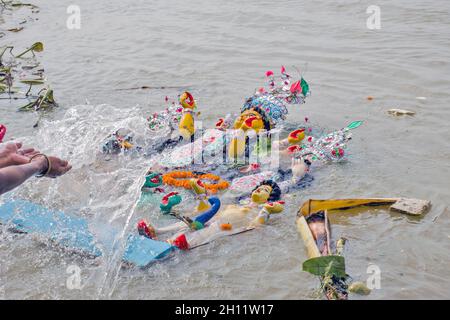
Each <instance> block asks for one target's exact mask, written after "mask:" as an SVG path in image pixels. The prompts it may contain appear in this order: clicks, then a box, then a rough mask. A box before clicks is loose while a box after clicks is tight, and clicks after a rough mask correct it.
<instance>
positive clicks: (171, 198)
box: [159, 192, 182, 213]
mask: <svg viewBox="0 0 450 320" xmlns="http://www.w3.org/2000/svg"><path fill="white" fill-rule="evenodd" d="M181 200H182V199H181V196H180V195H179V194H178V192H170V193H168V194H166V195H165V196H164V197H163V198H162V199H161V203H160V205H159V208H160V209H161V211H162V213H169V212H170V211H172V208H173V207H174V206H176V205H178V204H180V203H181Z"/></svg>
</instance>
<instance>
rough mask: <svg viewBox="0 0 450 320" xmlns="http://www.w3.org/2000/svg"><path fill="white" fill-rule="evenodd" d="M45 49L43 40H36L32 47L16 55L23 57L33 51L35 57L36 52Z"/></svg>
mask: <svg viewBox="0 0 450 320" xmlns="http://www.w3.org/2000/svg"><path fill="white" fill-rule="evenodd" d="M42 51H44V44H43V43H42V42H35V43H34V44H33V45H32V46H31V47H29V48H28V49H26V50H25V51H23V52H22V53H20V54H19V55H17V56H16V58H21V57H22V56H24V55H25V54H26V53H28V52H31V53H32V54H33V57H34V56H35V54H34V53H35V52H42Z"/></svg>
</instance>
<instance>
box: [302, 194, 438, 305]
mask: <svg viewBox="0 0 450 320" xmlns="http://www.w3.org/2000/svg"><path fill="white" fill-rule="evenodd" d="M374 206H390V209H391V210H393V211H399V212H402V213H405V214H410V215H421V214H423V213H425V212H426V211H427V210H428V209H429V208H430V206H431V203H430V201H427V200H418V199H405V198H366V199H329V200H313V199H310V200H308V201H306V202H304V203H303V205H302V206H301V207H300V209H299V211H298V213H297V220H296V224H297V230H298V232H299V233H300V235H301V237H302V239H303V242H304V244H305V247H306V252H307V256H308V260H306V261H305V262H304V263H303V270H304V271H307V272H309V273H311V274H313V275H316V276H319V277H320V279H321V284H322V286H321V289H322V290H323V292H324V293H325V296H326V297H327V299H329V300H343V299H347V298H348V291H350V292H355V293H359V294H369V293H370V290H369V289H368V288H367V287H365V286H364V284H363V283H360V282H354V283H353V284H352V285H350V286H349V282H350V281H351V279H350V277H349V276H348V275H347V274H346V272H345V259H344V257H343V256H342V255H343V249H344V245H345V242H346V239H344V238H341V239H339V240H338V241H337V242H336V246H335V247H336V248H335V250H334V251H333V250H332V245H331V244H332V239H331V225H330V223H329V220H328V215H329V214H331V213H332V212H334V213H336V212H344V211H345V210H348V209H352V208H357V207H366V208H373V207H374Z"/></svg>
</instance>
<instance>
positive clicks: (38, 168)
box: [0, 157, 47, 194]
mask: <svg viewBox="0 0 450 320" xmlns="http://www.w3.org/2000/svg"><path fill="white" fill-rule="evenodd" d="M46 168H47V161H46V159H45V158H41V157H39V158H37V159H36V160H34V161H32V162H30V163H27V164H23V165H19V166H11V167H6V168H2V169H0V194H3V193H5V192H8V191H10V190H12V189H14V188H15V187H17V186H19V185H20V184H22V183H23V182H24V181H26V180H27V179H28V178H30V177H32V176H34V175H36V174H37V173H40V172H43V171H45V170H46Z"/></svg>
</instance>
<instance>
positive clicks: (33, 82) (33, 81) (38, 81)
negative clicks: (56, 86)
mask: <svg viewBox="0 0 450 320" xmlns="http://www.w3.org/2000/svg"><path fill="white" fill-rule="evenodd" d="M20 82H22V83H25V84H29V85H39V84H44V80H43V79H23V80H20Z"/></svg>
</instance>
